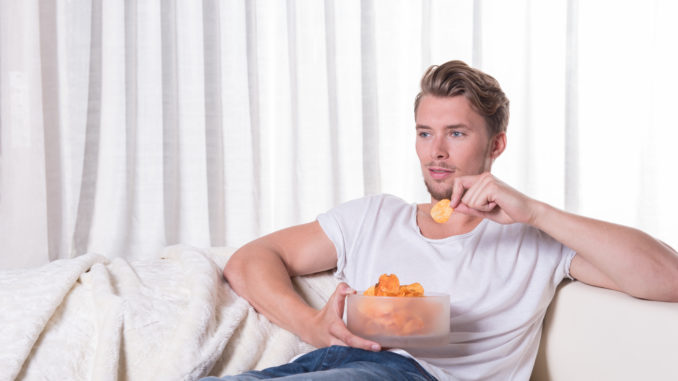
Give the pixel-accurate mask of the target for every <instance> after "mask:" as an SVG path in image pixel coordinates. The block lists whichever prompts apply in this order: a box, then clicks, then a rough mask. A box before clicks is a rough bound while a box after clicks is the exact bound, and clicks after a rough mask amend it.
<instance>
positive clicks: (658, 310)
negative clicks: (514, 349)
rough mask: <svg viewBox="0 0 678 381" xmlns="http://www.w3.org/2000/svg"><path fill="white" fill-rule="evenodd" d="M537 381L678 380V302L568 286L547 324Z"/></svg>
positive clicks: (561, 291) (560, 290)
mask: <svg viewBox="0 0 678 381" xmlns="http://www.w3.org/2000/svg"><path fill="white" fill-rule="evenodd" d="M531 379H532V380H535V381H561V380H568V381H569V380H577V381H585V380H596V381H601V380H615V381H624V380H634V381H637V380H653V381H656V380H678V303H663V302H652V301H647V300H641V299H636V298H633V297H631V296H628V295H626V294H623V293H620V292H616V291H611V290H606V289H602V288H597V287H592V286H588V285H586V284H584V283H581V282H576V281H575V282H570V281H567V282H564V283H563V284H561V285H560V287H559V288H558V291H557V293H556V297H555V299H554V300H553V302H552V303H551V306H550V307H549V310H548V312H547V314H546V318H545V320H544V331H543V334H542V340H541V344H540V347H539V355H538V357H537V362H536V364H535V368H534V372H533V374H532V378H531Z"/></svg>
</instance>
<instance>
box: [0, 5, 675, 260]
mask: <svg viewBox="0 0 678 381" xmlns="http://www.w3.org/2000/svg"><path fill="white" fill-rule="evenodd" d="M677 16H678V5H676V3H675V2H673V1H670V0H655V1H640V0H638V1H630V0H629V1H612V0H598V1H579V0H556V1H547V2H542V1H534V0H512V1H503V0H475V1H471V0H456V1H446V0H419V1H409V0H400V1H386V0H363V1H358V0H324V1H322V0H317V1H313V0H296V1H295V0H288V1H282V0H269V1H266V0H259V1H247V0H203V1H188V0H186V1H182V0H143V1H134V0H127V1H118V0H40V1H38V0H26V1H13V0H0V96H1V98H0V249H1V250H2V251H1V252H0V268H11V267H24V266H32V265H37V264H41V263H44V262H46V261H49V260H54V259H57V258H68V257H72V256H76V255H80V254H83V253H85V252H92V251H93V252H99V253H102V254H105V255H107V256H109V257H116V256H121V257H126V258H130V259H138V258H144V257H149V256H154V255H156V253H157V252H158V251H159V250H160V249H161V248H162V247H164V246H166V245H170V244H175V243H185V244H190V245H195V246H199V247H206V246H220V245H232V246H238V245H241V244H243V243H245V242H247V241H249V240H251V239H253V238H255V237H257V236H260V235H262V234H265V233H268V232H271V231H273V230H276V229H279V228H282V227H285V226H289V225H293V224H298V223H303V222H307V221H311V220H313V219H314V218H315V217H316V216H317V214H318V213H321V212H323V211H325V210H327V209H328V208H330V207H332V206H333V205H336V204H338V203H340V202H342V201H346V200H349V199H352V198H356V197H360V196H362V195H365V194H373V193H378V192H388V193H392V194H396V195H398V196H400V197H402V198H404V199H406V200H408V201H410V202H422V201H426V200H427V194H426V192H425V188H424V187H423V185H422V181H421V174H420V171H419V166H418V162H417V159H416V155H415V153H414V128H413V110H412V108H413V105H412V104H413V98H414V95H415V94H416V93H417V86H418V81H419V78H420V76H421V74H422V73H423V71H424V70H425V69H426V68H427V67H428V66H429V65H431V64H438V63H442V62H445V61H447V60H450V59H461V60H465V61H467V62H468V63H470V64H472V65H474V66H476V67H479V68H481V69H483V70H485V71H487V72H489V73H491V74H492V75H494V76H495V77H496V78H497V79H498V80H499V81H500V82H501V83H502V85H503V87H504V90H505V91H506V92H507V94H508V96H509V98H510V99H511V122H510V124H509V132H508V134H509V135H508V136H509V138H508V149H507V151H506V152H505V153H504V155H503V156H502V157H501V158H500V159H499V160H498V161H497V163H496V165H495V168H494V172H495V173H496V175H497V176H499V177H500V178H502V179H504V180H505V181H507V182H508V183H510V184H512V185H513V186H515V187H516V188H518V189H520V190H522V191H524V192H526V193H528V194H530V195H531V196H534V197H536V198H538V199H541V200H543V201H546V202H549V203H551V204H553V205H555V206H557V207H561V208H565V209H568V210H571V211H574V212H578V213H581V214H584V215H588V216H591V217H596V218H602V219H606V220H610V221H613V222H618V223H622V224H626V225H631V226H635V227H638V228H641V229H643V230H646V231H648V232H649V233H651V234H653V235H655V236H656V237H658V238H660V239H662V240H664V241H665V242H667V243H669V244H671V245H672V246H674V247H678V229H677V227H678V223H677V222H676V221H675V216H676V215H678V206H676V203H675V201H674V195H676V194H678V179H677V176H676V172H677V169H678V153H677V150H676V149H675V148H674V146H675V142H676V141H678V122H677V121H676V118H675V117H674V115H673V114H674V111H673V110H674V108H675V104H677V103H678V91H676V89H677V88H678V72H677V71H676V70H675V68H676V67H678V25H677V24H676V23H675V22H674V20H675V19H676V17H677Z"/></svg>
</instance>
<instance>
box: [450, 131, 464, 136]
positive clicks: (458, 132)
mask: <svg viewBox="0 0 678 381" xmlns="http://www.w3.org/2000/svg"><path fill="white" fill-rule="evenodd" d="M452 136H454V137H460V136H464V133H463V132H461V131H452Z"/></svg>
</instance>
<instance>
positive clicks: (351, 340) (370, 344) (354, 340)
mask: <svg viewBox="0 0 678 381" xmlns="http://www.w3.org/2000/svg"><path fill="white" fill-rule="evenodd" d="M330 334H331V335H332V336H334V338H335V339H336V340H338V341H339V342H342V343H345V345H347V346H350V347H353V348H360V349H364V350H367V351H375V352H378V351H380V350H381V345H379V343H376V342H374V341H371V340H367V339H364V338H362V337H360V336H356V335H354V334H353V333H352V332H351V331H349V330H348V328H346V325H344V322H343V321H338V322H337V323H336V324H332V325H331V326H330Z"/></svg>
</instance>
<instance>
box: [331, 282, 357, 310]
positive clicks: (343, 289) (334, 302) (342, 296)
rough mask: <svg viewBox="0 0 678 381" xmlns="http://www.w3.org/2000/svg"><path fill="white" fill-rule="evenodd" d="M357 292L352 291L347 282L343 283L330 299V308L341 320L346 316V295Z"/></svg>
mask: <svg viewBox="0 0 678 381" xmlns="http://www.w3.org/2000/svg"><path fill="white" fill-rule="evenodd" d="M355 293H356V291H355V290H354V289H352V288H351V287H350V286H349V285H348V284H346V283H345V282H341V283H339V284H338V285H337V288H336V289H335V290H334V293H333V294H332V296H331V297H330V302H329V304H330V306H331V308H332V309H333V310H334V311H336V313H337V316H339V317H340V318H341V317H343V316H344V306H345V305H346V295H350V294H355Z"/></svg>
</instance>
